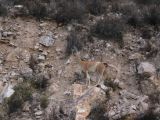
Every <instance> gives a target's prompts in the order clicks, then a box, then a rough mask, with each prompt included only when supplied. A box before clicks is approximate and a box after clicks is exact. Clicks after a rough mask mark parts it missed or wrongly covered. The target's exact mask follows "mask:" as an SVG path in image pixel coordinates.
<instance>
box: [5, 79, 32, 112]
mask: <svg viewBox="0 0 160 120" xmlns="http://www.w3.org/2000/svg"><path fill="white" fill-rule="evenodd" d="M14 90H15V92H14V94H13V95H12V96H11V97H10V98H8V99H7V105H8V106H7V107H8V113H13V112H17V111H18V110H19V109H22V107H23V104H24V102H25V101H28V100H29V101H30V100H31V99H32V89H31V87H30V85H29V84H28V83H26V82H25V83H20V84H19V85H17V86H15V88H14Z"/></svg>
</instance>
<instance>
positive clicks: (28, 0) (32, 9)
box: [10, 0, 49, 19]
mask: <svg viewBox="0 0 160 120" xmlns="http://www.w3.org/2000/svg"><path fill="white" fill-rule="evenodd" d="M10 2H12V3H13V5H23V6H24V7H25V8H26V11H25V14H26V15H32V16H34V17H36V18H38V19H40V18H44V17H46V16H48V12H47V6H45V4H47V3H48V4H49V1H47V0H12V1H11V0H10Z"/></svg>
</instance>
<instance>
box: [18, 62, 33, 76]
mask: <svg viewBox="0 0 160 120" xmlns="http://www.w3.org/2000/svg"><path fill="white" fill-rule="evenodd" d="M20 74H21V75H22V76H23V77H25V78H32V75H33V70H32V69H31V68H30V67H29V66H28V65H26V64H25V63H23V62H22V63H20Z"/></svg>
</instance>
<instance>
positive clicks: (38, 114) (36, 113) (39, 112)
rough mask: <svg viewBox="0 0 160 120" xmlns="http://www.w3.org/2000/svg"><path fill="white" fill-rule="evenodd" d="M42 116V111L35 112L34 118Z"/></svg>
mask: <svg viewBox="0 0 160 120" xmlns="http://www.w3.org/2000/svg"><path fill="white" fill-rule="evenodd" d="M42 114H43V112H42V111H37V112H35V115H36V116H40V115H42Z"/></svg>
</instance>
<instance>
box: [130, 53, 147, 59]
mask: <svg viewBox="0 0 160 120" xmlns="http://www.w3.org/2000/svg"><path fill="white" fill-rule="evenodd" d="M143 58H144V56H143V55H142V54H140V53H134V54H132V55H130V56H129V60H140V59H143Z"/></svg>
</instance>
